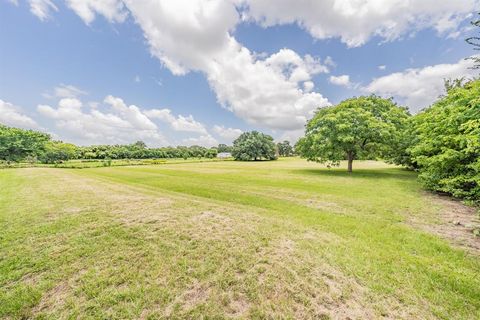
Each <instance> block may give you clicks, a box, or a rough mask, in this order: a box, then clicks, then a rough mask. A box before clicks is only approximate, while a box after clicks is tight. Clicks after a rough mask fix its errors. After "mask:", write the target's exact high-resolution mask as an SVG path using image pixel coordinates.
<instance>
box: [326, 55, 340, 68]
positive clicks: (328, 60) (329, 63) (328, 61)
mask: <svg viewBox="0 0 480 320" xmlns="http://www.w3.org/2000/svg"><path fill="white" fill-rule="evenodd" d="M323 63H325V65H326V66H329V67H333V68H334V67H336V66H337V64H336V63H335V61H333V59H332V57H330V56H327V57H326V58H325V61H324V62H323Z"/></svg>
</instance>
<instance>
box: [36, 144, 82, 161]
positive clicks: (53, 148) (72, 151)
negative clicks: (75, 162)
mask: <svg viewBox="0 0 480 320" xmlns="http://www.w3.org/2000/svg"><path fill="white" fill-rule="evenodd" d="M76 154H77V147H76V146H75V145H73V144H71V143H64V142H62V141H49V142H47V144H46V145H45V151H44V152H43V153H42V154H41V155H40V161H41V162H43V163H58V162H62V161H67V160H70V159H74V158H76Z"/></svg>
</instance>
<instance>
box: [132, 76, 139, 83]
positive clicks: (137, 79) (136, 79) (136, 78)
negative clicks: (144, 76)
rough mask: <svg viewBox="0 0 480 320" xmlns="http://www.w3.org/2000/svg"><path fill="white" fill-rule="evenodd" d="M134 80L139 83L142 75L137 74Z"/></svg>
mask: <svg viewBox="0 0 480 320" xmlns="http://www.w3.org/2000/svg"><path fill="white" fill-rule="evenodd" d="M133 81H135V82H136V83H139V82H140V76H138V75H137V76H135V78H133Z"/></svg>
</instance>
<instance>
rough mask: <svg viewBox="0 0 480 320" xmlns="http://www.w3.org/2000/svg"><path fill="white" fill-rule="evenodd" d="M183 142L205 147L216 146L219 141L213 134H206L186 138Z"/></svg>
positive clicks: (188, 144)
mask: <svg viewBox="0 0 480 320" xmlns="http://www.w3.org/2000/svg"><path fill="white" fill-rule="evenodd" d="M183 144H185V145H187V146H193V145H199V146H205V147H214V146H216V145H218V141H217V140H216V139H215V138H214V137H212V136H211V135H209V134H206V135H202V136H200V137H198V138H188V139H184V140H183Z"/></svg>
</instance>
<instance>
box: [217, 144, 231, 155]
mask: <svg viewBox="0 0 480 320" xmlns="http://www.w3.org/2000/svg"><path fill="white" fill-rule="evenodd" d="M217 150H218V152H219V153H220V152H232V147H231V146H227V145H226V144H223V143H220V144H219V145H218V147H217Z"/></svg>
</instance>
